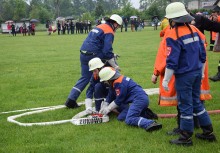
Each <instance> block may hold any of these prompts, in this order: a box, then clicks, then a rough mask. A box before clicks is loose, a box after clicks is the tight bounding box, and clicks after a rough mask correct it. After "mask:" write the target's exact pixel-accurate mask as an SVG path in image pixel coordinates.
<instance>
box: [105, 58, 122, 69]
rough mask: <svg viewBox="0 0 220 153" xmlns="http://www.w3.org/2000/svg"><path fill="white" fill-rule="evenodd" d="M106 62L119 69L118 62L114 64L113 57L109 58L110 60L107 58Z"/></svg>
mask: <svg viewBox="0 0 220 153" xmlns="http://www.w3.org/2000/svg"><path fill="white" fill-rule="evenodd" d="M108 63H109V64H110V65H111V66H112V67H113V68H114V69H115V70H118V71H121V69H120V67H119V66H118V64H116V62H115V58H114V57H113V58H111V59H110V60H108Z"/></svg>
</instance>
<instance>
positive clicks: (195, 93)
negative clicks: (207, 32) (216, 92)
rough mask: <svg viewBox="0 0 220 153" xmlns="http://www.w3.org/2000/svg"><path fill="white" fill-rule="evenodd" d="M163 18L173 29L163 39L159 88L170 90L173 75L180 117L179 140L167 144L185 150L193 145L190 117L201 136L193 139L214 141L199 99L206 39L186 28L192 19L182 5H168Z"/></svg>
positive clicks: (195, 30) (192, 28) (192, 125)
mask: <svg viewBox="0 0 220 153" xmlns="http://www.w3.org/2000/svg"><path fill="white" fill-rule="evenodd" d="M166 17H167V18H168V19H169V23H170V26H171V27H173V28H172V29H171V30H170V32H169V33H168V35H167V37H166V45H167V60H166V70H165V76H164V79H163V82H162V85H163V87H164V89H165V90H169V88H168V84H169V82H170V79H171V77H172V75H173V74H174V75H175V87H176V91H177V99H178V108H179V110H180V114H181V115H180V137H179V138H178V139H174V140H171V141H170V143H171V144H176V145H187V146H190V145H192V144H193V143H192V139H191V137H192V134H193V130H194V124H193V115H195V116H197V117H198V120H199V123H200V127H201V128H202V130H203V133H197V134H196V138H198V139H204V140H208V141H215V140H216V137H215V135H214V134H213V127H212V123H211V120H210V117H209V115H208V113H207V111H206V110H205V108H204V106H203V105H202V103H201V102H200V99H199V98H200V88H201V86H200V85H201V80H202V76H203V75H204V68H205V64H204V63H205V61H206V51H205V46H204V41H205V36H204V35H203V34H202V33H201V32H200V31H199V30H198V29H197V28H195V27H194V26H192V25H189V24H188V23H190V22H191V21H192V20H193V19H194V18H193V17H192V16H191V15H189V13H188V12H187V11H186V9H185V6H184V4H183V3H181V2H174V3H171V4H169V5H168V6H167V8H166Z"/></svg>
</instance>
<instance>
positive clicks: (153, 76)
mask: <svg viewBox="0 0 220 153" xmlns="http://www.w3.org/2000/svg"><path fill="white" fill-rule="evenodd" d="M157 77H158V76H156V75H155V74H153V75H152V76H151V82H153V83H154V84H156V83H157Z"/></svg>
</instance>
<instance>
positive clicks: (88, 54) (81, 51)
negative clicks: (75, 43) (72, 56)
mask: <svg viewBox="0 0 220 153" xmlns="http://www.w3.org/2000/svg"><path fill="white" fill-rule="evenodd" d="M80 53H81V54H83V55H86V56H91V55H95V53H93V52H87V51H84V50H80Z"/></svg>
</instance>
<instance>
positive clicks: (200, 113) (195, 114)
mask: <svg viewBox="0 0 220 153" xmlns="http://www.w3.org/2000/svg"><path fill="white" fill-rule="evenodd" d="M205 112H206V110H205V109H203V110H202V111H201V112H198V113H193V116H199V115H202V114H203V113H205Z"/></svg>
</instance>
